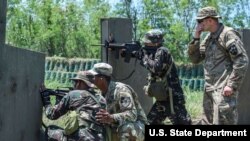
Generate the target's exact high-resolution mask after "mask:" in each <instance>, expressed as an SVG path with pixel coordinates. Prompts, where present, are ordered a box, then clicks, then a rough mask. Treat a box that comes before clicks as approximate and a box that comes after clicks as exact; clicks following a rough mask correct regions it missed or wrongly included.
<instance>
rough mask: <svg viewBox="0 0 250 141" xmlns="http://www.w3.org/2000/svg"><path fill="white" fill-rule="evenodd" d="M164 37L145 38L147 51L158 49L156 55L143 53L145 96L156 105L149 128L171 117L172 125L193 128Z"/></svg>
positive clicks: (158, 34)
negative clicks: (145, 78) (146, 75)
mask: <svg viewBox="0 0 250 141" xmlns="http://www.w3.org/2000/svg"><path fill="white" fill-rule="evenodd" d="M164 35H165V33H164V32H162V31H161V30H159V29H153V30H149V31H148V32H147V33H146V34H145V35H144V37H143V39H142V43H143V44H144V46H145V47H150V48H155V50H156V51H155V53H152V52H151V53H148V52H146V51H145V52H144V54H143V58H142V61H141V65H142V66H144V67H145V68H146V69H148V70H149V76H148V84H147V85H146V86H144V90H145V94H146V95H148V96H150V97H154V98H155V99H156V102H155V103H154V105H153V107H152V108H151V110H150V112H149V114H148V115H147V118H148V121H149V122H150V124H163V123H162V122H163V121H164V120H165V119H166V118H167V117H168V118H169V119H170V120H171V122H172V124H174V125H177V124H183V125H189V124H191V118H190V115H189V114H188V112H187V110H186V107H185V98H184V93H183V90H182V88H181V85H180V82H179V78H178V74H177V69H176V66H175V63H174V60H173V58H172V55H171V53H170V52H169V50H168V49H167V48H166V47H164V46H163V43H164V38H163V37H164Z"/></svg>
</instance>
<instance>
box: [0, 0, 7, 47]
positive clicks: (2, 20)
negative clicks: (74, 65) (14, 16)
mask: <svg viewBox="0 0 250 141" xmlns="http://www.w3.org/2000/svg"><path fill="white" fill-rule="evenodd" d="M6 7H7V0H0V47H3V45H4V43H5V30H6V28H5V25H6V9H7V8H6Z"/></svg>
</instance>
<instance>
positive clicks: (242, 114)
mask: <svg viewBox="0 0 250 141" xmlns="http://www.w3.org/2000/svg"><path fill="white" fill-rule="evenodd" d="M241 35H242V41H243V43H244V47H245V49H246V51H247V54H248V58H249V59H250V40H249V37H250V30H249V29H244V30H242V31H241ZM249 76H250V64H249V65H248V71H247V74H246V76H245V79H244V81H243V84H242V86H241V89H240V91H239V92H240V93H239V100H238V103H239V105H238V109H239V122H238V123H239V124H247V125H249V124H250V108H249V107H250V103H249V99H250V94H249V92H250V87H249V86H250V79H249Z"/></svg>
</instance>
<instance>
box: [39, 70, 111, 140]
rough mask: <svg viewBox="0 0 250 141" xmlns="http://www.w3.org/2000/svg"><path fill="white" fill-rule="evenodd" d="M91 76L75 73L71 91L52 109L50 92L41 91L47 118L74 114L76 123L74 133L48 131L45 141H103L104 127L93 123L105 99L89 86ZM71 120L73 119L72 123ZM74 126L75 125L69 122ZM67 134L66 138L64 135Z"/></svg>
mask: <svg viewBox="0 0 250 141" xmlns="http://www.w3.org/2000/svg"><path fill="white" fill-rule="evenodd" d="M93 78H94V76H93V75H92V74H90V73H88V72H87V71H80V72H78V74H77V76H76V77H75V78H73V79H72V80H73V81H74V89H75V90H73V91H70V92H69V93H68V94H67V95H65V96H64V97H63V98H62V100H61V101H60V102H59V103H58V104H57V105H55V106H52V105H51V102H50V91H48V90H46V88H44V87H42V88H41V95H42V100H43V105H44V107H45V114H46V116H47V117H48V118H49V119H51V120H55V119H58V118H59V117H61V116H62V115H64V114H66V113H67V112H68V111H76V113H77V114H78V115H79V116H76V117H77V119H76V121H77V122H76V123H78V125H77V127H78V128H76V129H75V131H70V132H72V133H70V134H67V132H65V131H64V130H62V129H55V128H48V138H49V139H48V140H53V141H54V140H56V141H67V140H70V141H103V140H104V137H103V131H104V128H103V126H102V125H101V124H100V123H99V122H97V121H96V119H95V114H96V113H97V112H98V111H99V110H100V109H105V108H106V100H105V99H104V97H102V96H101V95H98V94H96V92H95V90H94V85H93V84H92V83H91V81H92V79H93ZM72 121H73V120H72ZM70 124H74V123H70ZM65 134H66V135H65Z"/></svg>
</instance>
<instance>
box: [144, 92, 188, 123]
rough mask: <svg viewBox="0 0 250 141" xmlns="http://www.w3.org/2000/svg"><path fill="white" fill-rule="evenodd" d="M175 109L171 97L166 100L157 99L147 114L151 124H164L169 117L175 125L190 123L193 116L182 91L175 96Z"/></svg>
mask: <svg viewBox="0 0 250 141" xmlns="http://www.w3.org/2000/svg"><path fill="white" fill-rule="evenodd" d="M172 107H173V109H172V110H171V104H170V99H169V98H168V99H167V100H166V101H156V102H155V103H154V105H153V107H152V108H151V110H150V112H149V114H148V115H147V118H148V121H149V124H150V125H157V124H158V125H159V124H163V121H164V120H165V119H166V118H167V117H168V118H169V119H170V121H171V123H172V124H173V125H190V124H191V117H190V115H189V114H188V112H187V110H186V107H185V101H184V95H183V94H181V93H178V94H176V96H173V105H172Z"/></svg>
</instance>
